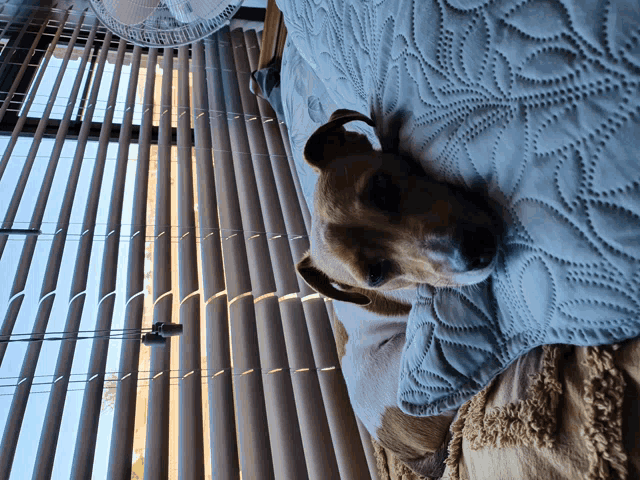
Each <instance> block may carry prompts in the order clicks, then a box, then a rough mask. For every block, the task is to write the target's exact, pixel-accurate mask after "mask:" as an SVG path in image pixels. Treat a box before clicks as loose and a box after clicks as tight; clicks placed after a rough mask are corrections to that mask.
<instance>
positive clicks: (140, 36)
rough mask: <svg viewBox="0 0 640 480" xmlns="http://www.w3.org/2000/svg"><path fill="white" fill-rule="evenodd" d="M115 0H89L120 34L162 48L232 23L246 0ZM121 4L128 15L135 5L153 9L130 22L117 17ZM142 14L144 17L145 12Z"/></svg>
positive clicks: (140, 8)
mask: <svg viewBox="0 0 640 480" xmlns="http://www.w3.org/2000/svg"><path fill="white" fill-rule="evenodd" d="M113 1H114V0H111V2H109V3H110V4H111V6H112V9H109V8H108V7H107V6H106V5H105V1H104V0H89V3H90V5H91V8H92V9H93V11H94V12H95V14H96V15H97V17H98V18H99V19H100V21H101V22H102V23H103V24H104V25H105V26H106V27H107V28H108V29H109V30H111V31H112V32H113V33H115V34H116V35H118V36H119V37H121V38H124V39H125V40H127V41H129V42H131V43H133V44H134V45H140V46H142V47H160V48H162V47H169V46H171V47H176V46H180V45H186V44H190V43H192V42H195V41H197V40H200V39H202V38H204V37H206V36H208V35H210V34H212V33H213V32H215V31H217V30H219V29H220V28H222V27H223V26H224V25H226V24H228V23H229V21H230V20H231V18H232V17H233V16H234V15H235V13H236V12H237V11H238V9H239V8H240V5H241V4H242V1H243V0H226V1H222V2H218V4H213V3H214V2H213V1H209V2H207V1H206V0H177V1H176V0H173V1H172V0H162V1H160V2H159V3H158V5H157V6H156V7H155V8H150V7H149V6H148V5H146V6H145V5H136V3H137V2H136V0H115V6H113V5H112V4H113ZM124 2H127V3H126V4H124ZM118 4H120V5H122V6H125V7H126V11H125V13H124V14H125V15H126V12H131V11H132V8H133V9H135V8H136V7H138V8H139V11H137V12H135V13H137V14H138V15H140V11H142V12H144V10H148V11H151V13H150V15H148V16H147V17H146V18H145V19H144V20H143V21H141V22H140V23H137V24H135V25H127V24H126V23H124V22H123V21H121V20H120V19H118V17H117V14H118V13H120V15H121V16H122V15H123V12H122V11H120V12H118V7H119V6H120V5H118ZM194 5H195V6H196V8H194ZM114 8H115V11H113V10H114ZM141 16H142V17H144V13H143V14H142V15H141ZM203 17H206V18H203Z"/></svg>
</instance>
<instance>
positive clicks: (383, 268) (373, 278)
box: [368, 260, 391, 287]
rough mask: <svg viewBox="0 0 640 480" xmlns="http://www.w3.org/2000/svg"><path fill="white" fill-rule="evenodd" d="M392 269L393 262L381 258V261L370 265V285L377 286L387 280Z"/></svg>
mask: <svg viewBox="0 0 640 480" xmlns="http://www.w3.org/2000/svg"><path fill="white" fill-rule="evenodd" d="M390 269H391V262H389V260H381V261H380V262H378V263H375V264H373V265H371V266H369V278H368V281H369V286H370V287H377V286H378V285H380V284H381V283H382V282H383V281H384V280H385V278H386V276H387V274H388V273H389V270H390Z"/></svg>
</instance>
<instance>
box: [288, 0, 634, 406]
mask: <svg viewBox="0 0 640 480" xmlns="http://www.w3.org/2000/svg"><path fill="white" fill-rule="evenodd" d="M278 5H279V7H280V9H281V10H282V11H283V13H284V15H285V22H286V25H287V28H288V32H289V41H290V42H291V44H292V48H293V47H295V49H296V51H297V53H298V54H299V55H300V56H301V57H302V58H304V59H305V60H306V62H307V63H308V65H309V67H310V69H311V71H312V73H313V76H314V77H315V78H317V79H319V80H320V81H321V83H322V86H321V87H318V88H321V89H326V92H327V99H326V101H325V103H327V104H328V105H325V106H324V107H323V106H322V104H321V103H322V102H321V100H322V97H317V98H318V101H317V103H315V104H314V105H313V108H314V109H315V110H313V111H312V105H311V104H310V105H309V109H310V110H309V112H310V114H311V115H316V116H323V115H325V112H324V111H323V110H322V109H323V108H324V109H326V110H327V112H326V114H330V113H331V111H332V110H333V109H334V108H332V106H335V107H336V108H353V109H356V110H360V111H361V112H363V113H367V114H368V113H371V112H374V113H375V115H376V118H378V119H381V120H382V121H384V120H385V119H388V118H389V117H390V116H392V115H394V114H395V113H396V112H398V111H403V112H409V114H410V117H409V118H408V122H407V125H406V126H405V128H404V129H403V130H402V131H401V138H400V140H401V142H402V144H403V145H404V146H405V148H407V149H409V150H410V151H411V152H412V153H413V155H414V156H415V157H416V158H418V159H419V160H420V161H421V163H422V165H423V167H424V168H425V169H426V170H427V171H428V172H431V173H432V174H433V175H435V176H436V177H437V178H440V179H442V180H443V181H447V182H451V183H455V184H459V185H465V186H468V187H475V188H477V187H480V188H482V189H484V191H485V192H486V193H487V195H489V196H491V197H492V198H493V199H494V200H495V201H496V202H497V203H498V204H499V205H500V206H501V208H502V214H503V215H504V217H505V219H506V222H507V224H508V228H507V232H506V236H505V239H504V243H503V245H502V249H501V251H500V252H499V265H498V268H497V271H496V273H495V275H493V276H492V277H491V278H490V280H489V281H487V282H486V283H484V284H482V285H481V286H480V288H469V289H461V290H438V291H435V292H434V291H433V289H431V288H430V287H428V286H426V285H424V286H422V287H420V288H419V293H420V300H419V301H418V302H417V304H416V305H415V306H414V308H413V310H412V313H411V317H410V321H409V324H408V326H407V333H406V338H407V342H406V345H405V348H404V351H403V357H402V368H401V372H400V387H399V390H398V402H399V406H400V408H402V409H403V410H404V411H405V412H406V413H409V414H412V415H419V416H427V415H434V414H437V413H439V412H442V411H444V410H448V409H451V408H455V407H458V406H460V405H461V404H462V403H463V402H464V401H465V400H467V399H469V398H470V397H471V396H473V395H474V394H475V393H476V392H478V391H479V390H480V389H482V388H483V387H484V386H485V385H487V383H488V382H489V381H490V380H491V379H492V378H493V377H494V376H495V375H497V374H498V373H500V372H501V371H502V370H504V369H505V368H506V367H507V366H508V365H509V364H510V363H511V362H513V361H514V360H515V359H516V358H517V357H518V356H520V355H522V354H523V353H525V352H527V351H529V350H531V349H532V348H534V347H536V346H538V345H541V344H549V343H566V344H574V345H599V344H607V343H613V342H620V341H622V340H625V339H628V338H631V337H635V336H638V334H640V268H639V267H640V158H639V156H640V154H639V152H640V123H639V119H640V2H639V1H638V0H528V1H527V0H525V1H520V0H519V1H514V0H448V1H440V0H393V1H391V0H370V1H356V0H279V1H278ZM283 75H286V74H284V73H283ZM292 80H293V79H292ZM283 81H284V82H285V83H286V80H284V79H283ZM299 86H300V85H299ZM324 118H326V115H325V117H324ZM290 125H291V124H290ZM315 126H317V125H311V126H310V127H309V132H308V133H309V134H310V133H311V131H312V130H313V129H314V128H315ZM296 133H297V134H299V135H300V136H301V137H303V138H306V137H308V134H307V135H306V137H305V136H304V135H302V134H301V133H300V132H299V131H298V132H296V128H295V127H294V128H293V132H292V136H293V137H295V135H296ZM297 161H298V163H299V162H300V159H299V158H297ZM301 168H302V167H301ZM305 193H308V192H305Z"/></svg>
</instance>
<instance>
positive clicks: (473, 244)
mask: <svg viewBox="0 0 640 480" xmlns="http://www.w3.org/2000/svg"><path fill="white" fill-rule="evenodd" d="M496 251H497V238H496V236H495V235H494V234H493V233H492V232H491V231H490V230H489V229H486V228H476V229H474V230H471V231H466V232H465V234H464V237H463V244H462V253H463V256H464V257H465V258H466V259H467V262H468V268H469V270H482V269H483V268H487V267H488V266H489V265H491V262H492V261H493V258H494V257H495V255H496Z"/></svg>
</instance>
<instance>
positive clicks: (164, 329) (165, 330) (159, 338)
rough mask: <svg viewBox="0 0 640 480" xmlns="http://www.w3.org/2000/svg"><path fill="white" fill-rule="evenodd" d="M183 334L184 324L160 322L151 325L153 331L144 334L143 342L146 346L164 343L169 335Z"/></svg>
mask: <svg viewBox="0 0 640 480" xmlns="http://www.w3.org/2000/svg"><path fill="white" fill-rule="evenodd" d="M176 335H182V324H180V323H163V322H158V323H154V324H153V325H151V332H149V333H145V334H144V335H142V344H143V345H146V346H148V347H149V346H151V345H164V344H165V342H166V338H167V337H175V336H176Z"/></svg>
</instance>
